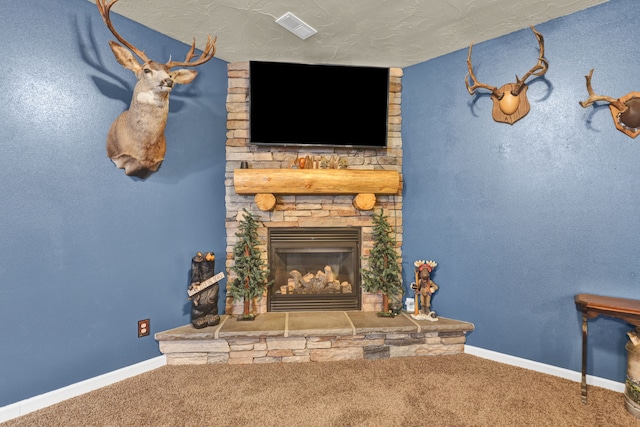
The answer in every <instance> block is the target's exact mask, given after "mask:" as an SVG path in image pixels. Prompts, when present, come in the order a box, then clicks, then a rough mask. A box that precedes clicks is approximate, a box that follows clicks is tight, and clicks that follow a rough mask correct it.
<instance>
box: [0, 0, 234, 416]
mask: <svg viewBox="0 0 640 427" xmlns="http://www.w3.org/2000/svg"><path fill="white" fill-rule="evenodd" d="M114 21H115V25H116V27H117V28H118V30H119V31H120V33H121V34H123V35H124V36H125V37H126V38H128V39H129V40H130V41H132V42H133V43H134V44H136V45H138V46H139V47H140V48H143V49H145V50H146V53H147V54H148V55H149V56H150V57H152V58H157V60H159V61H166V60H168V59H169V56H170V55H173V58H176V57H178V58H180V57H183V55H184V54H186V52H187V50H188V46H186V45H184V44H182V43H179V42H176V41H175V40H171V39H169V38H167V37H164V36H161V35H158V34H157V33H154V32H152V31H150V30H149V29H147V28H145V27H142V26H140V25H138V24H135V23H132V22H131V21H128V20H125V19H121V18H120V17H119V16H117V15H116V16H114ZM212 31H213V29H212ZM195 36H197V38H198V40H199V41H200V42H202V43H204V41H205V38H206V34H196V35H195ZM111 39H113V36H112V35H111V34H110V33H109V31H108V30H107V29H106V27H105V25H104V24H103V23H102V21H101V19H100V17H99V15H98V12H97V10H96V7H95V5H93V4H92V3H90V2H87V1H86V0H66V1H64V2H59V1H56V2H52V1H48V0H27V1H4V2H2V6H0V40H2V45H3V47H4V48H3V49H2V56H3V67H2V68H3V72H2V76H1V77H0V117H2V126H1V127H0V212H1V214H0V259H1V261H0V325H1V326H0V331H1V332H0V342H1V344H0V361H1V363H0V384H2V385H0V407H1V406H4V405H6V404H9V403H12V402H16V401H19V400H22V399H25V398H28V397H32V396H35V395H38V394H41V393H44V392H47V391H50V390H54V389H58V388H60V387H63V386H66V385H68V384H72V383H75V382H78V381H81V380H85V379H87V378H92V377H95V376H97V375H100V374H103V373H106V372H110V371H113V370H116V369H118V368H122V367H124V366H129V365H132V364H134V363H137V362H140V361H143V360H147V359H150V358H153V357H156V356H159V355H160V352H159V350H158V343H157V342H156V341H155V340H154V339H153V334H154V333H155V332H158V331H161V330H166V329H169V328H172V327H176V326H179V325H184V324H187V323H188V322H189V319H190V316H189V307H190V306H189V305H188V302H187V299H186V297H187V294H186V290H187V286H188V282H189V270H190V267H191V258H192V257H193V255H195V253H196V252H197V251H209V250H213V251H214V252H215V253H216V254H218V255H219V261H218V264H217V266H216V267H217V268H216V269H217V270H219V271H222V269H224V258H225V255H224V254H225V246H226V243H225V233H224V215H225V213H224V158H225V156H224V144H225V132H226V112H225V97H226V63H224V62H223V61H220V60H218V59H216V58H214V59H213V60H212V61H210V62H209V63H207V64H205V65H204V66H201V67H199V68H198V70H199V73H200V74H199V76H198V77H197V78H196V80H195V81H194V82H193V83H191V84H190V85H188V86H180V87H178V88H177V89H176V90H174V93H173V94H172V95H171V112H170V114H169V121H168V126H167V130H166V136H167V141H168V143H167V146H168V147H167V153H166V157H165V161H164V163H163V165H162V166H161V168H160V170H159V171H158V172H157V173H156V174H154V175H152V176H151V177H149V178H148V179H146V180H145V181H141V180H138V179H132V178H129V177H127V176H126V175H125V174H124V172H123V171H122V170H121V169H117V168H116V167H115V166H114V165H113V163H112V162H111V161H110V160H109V159H108V158H107V157H106V153H105V139H106V135H107V131H108V130H109V126H110V125H111V122H112V121H113V119H115V117H116V116H117V115H118V114H119V113H120V112H121V111H123V110H124V109H126V108H127V107H128V103H129V100H130V96H131V89H132V87H133V85H134V83H135V77H134V76H133V73H131V72H130V71H128V70H125V69H124V68H122V67H121V66H120V65H119V64H118V63H117V62H116V61H115V59H114V57H113V54H112V53H111V50H110V49H109V46H108V40H111ZM222 287H223V288H224V285H223V286H222ZM222 301H224V299H222ZM221 308H222V309H224V303H223V304H222V306H221ZM145 318H150V319H151V336H149V337H145V338H140V339H139V338H138V337H137V321H138V320H140V319H145Z"/></svg>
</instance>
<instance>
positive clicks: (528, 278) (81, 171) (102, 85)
mask: <svg viewBox="0 0 640 427" xmlns="http://www.w3.org/2000/svg"><path fill="white" fill-rule="evenodd" d="M639 12H640V4H638V3H637V2H636V1H635V0H611V1H610V2H608V3H607V4H604V5H602V6H598V7H595V8H592V9H589V10H586V11H584V12H580V13H577V14H574V15H571V16H568V17H565V18H561V19H558V20H555V21H552V22H548V23H545V24H543V25H539V26H538V27H537V28H538V30H540V31H541V32H542V33H543V34H544V36H545V40H546V56H547V58H548V59H549V62H550V69H549V72H548V73H547V75H546V76H545V78H544V79H538V80H535V81H533V82H531V85H530V89H529V99H530V101H531V105H532V106H531V112H530V113H529V115H528V116H527V117H525V118H524V119H523V120H522V121H520V122H518V123H516V124H514V125H513V126H509V125H506V124H500V123H496V122H494V121H493V119H491V101H490V99H489V97H488V96H486V95H482V96H479V97H477V98H474V97H471V96H469V94H468V93H467V91H466V89H465V87H464V83H463V79H464V74H465V72H466V63H465V60H466V55H467V51H466V50H463V51H459V52H455V53H453V54H450V55H446V56H443V57H440V58H437V59H435V60H432V61H429V62H426V63H424V64H419V65H416V66H414V67H409V68H407V69H406V70H405V77H404V91H403V116H404V122H403V142H404V150H405V155H406V156H405V159H404V177H405V212H404V231H405V234H404V259H405V270H406V271H410V270H411V268H412V266H411V264H412V263H413V261H414V260H416V259H423V258H430V259H435V260H436V261H438V262H439V267H438V270H436V274H435V275H434V280H435V281H436V282H437V283H438V284H439V285H440V290H439V291H438V293H437V294H436V296H435V297H434V300H433V308H434V309H435V310H436V311H438V313H439V314H440V315H442V316H446V317H453V318H457V319H461V320H467V321H471V322H473V323H475V325H476V330H475V331H474V332H472V333H471V334H470V335H469V337H468V343H469V344H470V345H474V346H478V347H482V348H486V349H489V350H494V351H498V352H502V353H506V354H511V355H515V356H519V357H523V358H526V359H531V360H536V361H540V362H543V363H548V364H551V365H555V366H559V367H564V368H568V369H571V370H574V371H579V370H580V345H581V341H580V340H581V336H580V316H579V314H578V312H577V311H576V310H575V306H574V303H573V296H574V294H576V293H580V292H591V293H600V294H607V295H615V296H620V297H629V298H640V294H639V292H638V289H639V285H638V280H639V279H638V273H639V272H638V266H639V262H638V261H639V257H640V255H639V254H638V246H639V245H638V243H639V242H638V240H639V239H640V237H639V236H640V233H639V231H640V223H639V222H640V208H638V200H640V188H639V186H638V185H637V181H638V179H639V178H640V171H639V168H638V160H637V159H638V157H639V151H640V147H639V146H638V144H640V141H634V140H633V139H631V138H629V137H627V136H625V135H623V134H622V133H621V132H619V131H617V130H616V129H615V128H614V127H613V124H612V121H611V116H610V114H609V111H608V108H607V107H598V108H593V107H591V108H588V109H583V108H582V107H580V106H579V104H578V101H580V100H583V99H586V97H587V93H586V89H585V85H584V75H585V74H586V73H587V72H588V71H589V69H590V68H592V67H595V68H596V71H595V73H594V80H593V83H594V88H595V90H596V91H597V92H599V93H603V94H607V95H611V96H614V97H620V96H623V95H625V94H627V93H628V92H631V91H635V90H640V83H639V81H640V79H639V78H638V77H639V76H640V71H638V70H639V67H638V63H639V62H640V60H638V59H637V55H636V52H635V50H634V48H633V43H631V44H630V45H631V47H630V48H626V45H624V44H623V41H624V34H623V31H622V30H621V28H625V26H626V28H625V30H624V31H625V32H626V34H627V36H626V37H628V39H629V40H632V41H633V40H635V39H636V38H637V37H638V35H639V33H640V28H638V27H637V25H636V23H635V20H634V19H633V16H637V15H638V13H639ZM114 19H115V22H116V26H117V27H118V29H119V30H120V31H121V33H122V34H126V37H128V38H129V39H131V40H132V41H133V42H134V43H135V44H138V45H140V46H141V47H144V49H146V51H147V53H148V54H149V55H150V56H151V57H154V58H166V59H168V57H169V55H173V56H174V57H176V56H180V55H181V54H183V53H184V52H185V49H186V46H185V45H183V44H181V43H178V42H176V41H174V40H171V39H169V38H166V37H164V36H161V35H158V34H157V33H154V32H152V31H150V30H148V29H146V28H144V27H141V26H140V25H137V24H134V23H132V22H130V21H127V20H125V19H119V17H118V16H116V17H115V18H114ZM212 31H215V29H212ZM196 36H197V37H198V38H199V40H200V41H203V37H204V36H205V35H200V34H196ZM111 38H112V37H111V35H110V33H109V32H108V31H107V30H106V29H105V27H104V24H103V23H102V21H101V20H100V18H99V16H98V15H97V12H96V9H95V6H94V5H92V4H91V3H89V2H87V1H85V0H67V1H65V2H51V1H46V0H25V1H21V2H6V1H5V2H3V3H2V6H1V7H0V40H2V41H3V46H5V47H8V48H5V49H3V64H4V65H3V74H2V77H0V116H1V117H3V126H2V127H0V147H1V149H2V151H1V155H0V189H1V191H0V212H1V215H0V259H2V261H1V262H0V325H2V326H1V328H0V331H1V332H0V339H1V344H2V345H0V361H2V363H0V384H3V385H4V384H12V386H11V387H6V386H0V407H1V406H4V405H6V404H9V403H13V402H16V401H20V400H22V399H26V398H28V397H32V396H35V395H38V394H41V393H44V392H47V391H50V390H55V389H58V388H60V387H63V386H65V385H68V384H72V383H75V382H78V381H81V380H84V379H87V378H92V377H95V376H97V375H100V374H103V373H106V372H110V371H113V370H116V369H118V368H121V367H124V366H129V365H132V364H134V363H136V362H139V361H143V360H146V359H150V358H153V357H155V356H158V355H159V354H160V353H159V351H158V345H157V342H156V341H155V340H153V337H152V336H151V337H147V338H141V339H139V338H137V335H136V324H137V320H140V319H144V318H150V319H151V325H152V328H151V329H152V331H151V332H152V335H153V333H155V332H157V331H161V330H165V329H169V328H172V327H175V326H179V325H183V324H186V323H188V321H189V313H188V308H189V306H188V303H187V301H186V287H187V285H188V280H189V276H188V275H189V268H190V260H191V257H192V256H193V254H194V253H195V252H196V251H204V250H213V251H214V252H216V253H217V254H218V255H219V264H218V268H217V270H222V268H223V261H222V258H223V256H222V254H224V252H225V246H226V244H225V241H224V240H225V232H224V186H223V180H224V142H225V120H226V113H225V105H224V101H225V92H226V64H224V63H223V62H222V61H219V60H217V59H213V60H212V61H211V62H209V63H208V64H205V65H204V66H202V67H199V71H200V75H199V76H198V78H197V79H196V80H195V82H194V83H192V84H190V85H189V86H184V87H179V88H177V89H176V90H175V91H174V93H173V94H172V101H171V113H170V115H169V124H168V127H167V139H168V149H167V155H166V160H165V162H164V164H163V165H162V167H161V169H160V171H159V172H157V173H156V174H154V175H152V176H151V177H150V178H148V179H147V180H145V181H140V180H136V179H132V178H128V177H126V176H125V175H124V173H123V172H122V171H121V170H120V169H117V168H116V167H115V166H114V165H113V164H112V163H111V161H110V160H109V159H108V158H107V157H106V155H105V151H104V141H105V137H106V133H107V131H108V128H109V126H110V124H111V121H112V120H113V119H114V118H115V117H116V116H117V115H118V114H119V113H120V112H121V111H122V110H123V109H125V108H126V105H127V104H128V102H129V97H130V90H131V88H132V86H133V83H134V78H133V76H132V75H131V73H130V72H129V71H127V70H124V69H123V68H122V67H120V66H119V65H118V64H117V63H116V62H115V60H114V59H113V56H112V54H111V51H110V49H109V48H108V45H107V40H110V39H111ZM219 42H220V43H222V41H219ZM428 42H429V41H428V40H425V43H428ZM613 43H620V46H619V45H618V44H615V45H614V44H613ZM536 56H537V45H536V42H535V38H534V37H533V34H532V33H531V31H530V30H528V29H527V30H523V31H519V32H516V33H514V34H510V35H508V36H505V37H502V38H500V39H495V40H491V41H489V42H485V43H479V44H478V45H476V46H475V48H474V65H475V69H476V74H477V76H478V78H479V79H480V80H482V81H483V82H485V83H489V84H495V85H501V84H503V83H507V82H509V81H512V80H513V78H514V74H516V73H517V74H520V75H522V74H523V73H524V72H526V71H527V70H528V69H529V67H531V66H532V65H533V64H534V63H535V58H536ZM406 279H407V282H410V279H411V278H410V277H408V278H406ZM222 287H223V288H224V284H223V286H222ZM628 329H629V327H628V325H626V324H625V323H624V322H620V321H616V320H612V319H608V318H598V319H596V320H594V321H591V322H590V337H591V338H590V345H589V347H590V354H589V357H590V362H589V363H590V364H589V373H591V374H594V375H597V376H601V377H605V378H610V379H613V380H616V381H623V380H624V373H625V371H626V360H625V352H624V349H623V345H624V343H625V342H626V337H625V332H626V331H627V330H628Z"/></svg>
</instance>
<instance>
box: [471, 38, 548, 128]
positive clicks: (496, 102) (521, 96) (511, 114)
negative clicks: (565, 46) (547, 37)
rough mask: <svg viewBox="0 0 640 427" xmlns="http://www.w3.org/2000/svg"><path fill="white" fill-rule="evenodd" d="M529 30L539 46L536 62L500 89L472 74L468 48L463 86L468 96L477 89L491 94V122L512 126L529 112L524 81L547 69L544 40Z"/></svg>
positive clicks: (473, 93)
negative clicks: (523, 73)
mask: <svg viewBox="0 0 640 427" xmlns="http://www.w3.org/2000/svg"><path fill="white" fill-rule="evenodd" d="M531 30H532V31H533V33H534V34H535V36H536V38H537V39H538V44H539V45H540V55H539V56H538V62H537V63H536V65H534V66H533V67H532V68H531V69H530V70H529V71H528V72H527V73H526V74H525V75H524V76H523V77H522V78H518V76H517V75H516V82H515V83H507V84H505V85H503V86H502V87H500V88H499V89H498V88H497V87H496V86H491V85H488V84H485V83H480V82H479V81H478V80H477V78H476V76H475V74H474V73H473V66H472V65H471V51H472V48H473V43H471V45H470V46H469V54H468V55H467V68H468V70H469V72H468V74H467V75H466V76H465V79H464V84H465V85H466V86H467V91H469V94H470V95H475V93H476V90H477V89H487V90H488V91H490V92H491V100H492V101H493V120H495V121H496V122H502V123H509V124H510V125H512V124H514V123H515V122H517V121H518V120H520V119H521V118H523V117H524V116H526V115H527V113H528V112H529V109H530V106H529V100H528V99H527V84H526V83H525V82H526V80H527V79H528V78H529V77H531V76H536V77H540V76H542V75H544V74H545V73H546V72H547V70H548V69H549V62H548V61H547V60H546V59H545V57H544V38H543V37H542V34H540V33H539V32H537V31H536V29H535V28H533V27H531Z"/></svg>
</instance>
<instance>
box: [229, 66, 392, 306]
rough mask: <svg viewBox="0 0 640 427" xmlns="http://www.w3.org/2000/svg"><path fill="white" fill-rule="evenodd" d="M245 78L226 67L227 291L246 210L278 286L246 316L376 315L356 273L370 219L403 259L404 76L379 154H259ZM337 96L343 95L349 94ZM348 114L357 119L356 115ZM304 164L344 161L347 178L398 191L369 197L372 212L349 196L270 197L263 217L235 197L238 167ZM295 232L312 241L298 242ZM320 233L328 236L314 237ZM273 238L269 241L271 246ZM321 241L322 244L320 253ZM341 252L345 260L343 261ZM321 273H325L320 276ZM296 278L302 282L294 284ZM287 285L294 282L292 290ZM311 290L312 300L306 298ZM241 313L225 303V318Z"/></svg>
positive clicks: (250, 201)
mask: <svg viewBox="0 0 640 427" xmlns="http://www.w3.org/2000/svg"><path fill="white" fill-rule="evenodd" d="M248 77H249V63H248V62H242V63H231V64H228V93H227V142H226V168H225V189H226V194H225V208H226V235H227V236H226V237H227V249H226V269H227V282H228V283H230V282H231V280H233V278H234V277H233V276H232V274H233V273H232V272H231V270H230V267H232V266H233V263H234V260H233V247H234V245H235V244H236V242H237V237H236V232H237V231H238V219H237V218H238V214H239V213H240V212H241V211H242V210H243V209H247V210H248V211H250V212H251V213H252V214H254V215H255V216H256V218H257V220H258V221H259V223H260V224H261V226H260V228H259V230H258V234H259V238H260V241H261V248H260V249H261V250H262V254H263V257H264V259H265V261H266V262H267V264H268V265H270V270H272V271H271V275H272V277H271V278H272V279H274V280H276V283H274V285H273V286H271V287H270V289H269V290H268V291H267V294H265V296H264V297H263V298H262V299H261V300H259V301H255V302H254V303H253V305H252V311H254V312H255V313H258V314H259V313H265V312H268V311H326V310H351V311H353V310H361V311H380V310H381V308H382V299H381V296H380V295H377V294H370V293H367V292H363V291H362V289H361V286H360V271H359V269H360V267H363V268H367V266H368V265H367V260H366V257H367V255H368V254H369V251H370V249H371V248H372V247H373V238H372V230H373V227H372V219H371V217H372V215H373V213H374V212H379V211H380V210H381V209H382V210H383V211H384V213H385V215H386V216H387V217H388V221H389V223H390V224H391V226H392V227H393V228H394V230H395V233H396V234H395V238H396V241H397V251H398V254H399V255H400V256H401V247H402V232H403V230H402V179H401V177H402V138H401V132H400V131H401V121H402V120H401V109H400V104H401V92H402V84H401V80H402V70H401V69H398V68H392V69H391V70H390V85H389V123H388V132H389V135H388V144H387V148H384V149H368V148H326V147H265V146H257V145H251V144H249V122H248V120H249V118H248V117H249V116H248V111H249V91H248V85H249V84H248V82H249V80H248ZM342 90H344V91H348V90H349V88H348V87H345V88H343V89H342ZM354 114H357V112H356V111H354ZM306 156H309V157H310V158H311V159H313V160H314V161H317V160H318V159H319V158H320V157H321V156H325V157H331V156H335V157H339V158H340V159H343V160H346V163H347V169H348V170H374V171H395V172H397V173H398V174H399V175H400V184H399V186H398V190H397V192H395V193H394V194H389V193H386V194H382V195H371V196H374V197H373V200H374V202H375V204H373V206H372V207H364V208H363V206H362V203H356V200H354V195H353V194H349V195H347V194H329V193H328V192H326V191H325V192H322V193H318V194H310V193H309V192H305V193H304V194H275V195H271V194H269V196H271V197H272V198H273V196H275V200H274V203H271V204H270V205H269V208H268V209H266V210H263V209H265V208H264V205H263V204H261V203H260V202H261V200H258V196H263V195H261V194H256V195H255V196H254V195H250V194H238V192H237V191H236V188H235V187H234V171H235V170H236V169H239V168H240V166H241V163H242V162H247V163H248V165H249V168H250V169H287V168H290V167H291V165H292V164H293V162H294V161H295V159H297V158H300V157H306ZM320 173H322V172H320ZM358 196H360V195H358ZM353 231H355V234H357V238H356V239H355V241H356V242H355V243H354V242H351V243H348V244H342V243H343V242H340V240H341V239H344V238H345V237H344V236H343V235H342V234H341V233H346V234H349V232H353ZM301 232H304V233H310V234H307V235H306V236H303V237H301V238H300V233H301ZM321 233H326V234H325V235H324V236H323V237H320V234H321ZM336 235H338V236H339V237H338V239H337V240H338V242H336V241H334V242H331V243H330V244H326V242H324V240H325V239H326V238H327V236H328V237H336ZM274 236H275V237H276V239H275V241H274V240H273V239H272V240H271V241H270V238H271V237H274ZM283 236H284V237H283ZM283 239H284V240H285V242H283ZM287 239H288V240H289V241H286V240H287ZM296 239H298V240H297V241H292V240H296ZM320 241H323V242H321V244H319V245H318V243H319V242H320ZM336 243H340V244H336ZM347 252H349V253H350V255H346V253H347ZM274 257H275V259H274ZM345 260H346V261H345ZM278 263H280V264H282V263H289V264H291V265H292V266H290V267H286V266H285V267H282V268H284V270H282V269H281V270H280V271H278V267H279V264H278ZM347 264H349V265H348V266H347ZM326 267H329V268H328V269H327V270H326V271H325V269H326ZM291 270H295V271H296V272H297V273H294V276H296V277H292V274H291ZM307 270H309V271H307ZM336 270H337V271H336ZM298 273H299V274H300V278H301V279H302V280H300V279H299V278H298V277H297V274H298ZM323 275H324V276H323ZM331 275H337V276H338V277H337V278H335V279H332V280H338V283H337V284H336V283H335V282H333V281H331V282H330V281H329V279H328V276H329V277H332V276H331ZM289 279H293V283H291V282H290V280H289ZM344 282H346V283H344ZM313 289H315V290H316V291H317V292H314V293H312V290H313ZM321 289H323V290H324V291H323V292H319V291H320V290H321ZM296 304H297V305H296ZM242 308H243V307H242V301H234V300H233V298H232V297H231V296H228V297H227V301H226V307H225V312H226V313H227V314H241V313H242Z"/></svg>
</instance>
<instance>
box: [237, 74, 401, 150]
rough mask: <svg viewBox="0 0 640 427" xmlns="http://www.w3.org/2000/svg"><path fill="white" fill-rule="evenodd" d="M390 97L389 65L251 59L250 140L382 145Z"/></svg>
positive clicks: (278, 142)
mask: <svg viewBox="0 0 640 427" xmlns="http://www.w3.org/2000/svg"><path fill="white" fill-rule="evenodd" d="M388 102H389V69H388V68H380V67H357V66H344V65H308V64H295V63H280V62H264V61H251V62H250V63H249V134H250V137H249V141H250V142H251V143H252V144H262V145H290V146H330V147H363V148H365V147H373V148H384V147H386V146H387V121H388V120H387V115H388Z"/></svg>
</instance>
